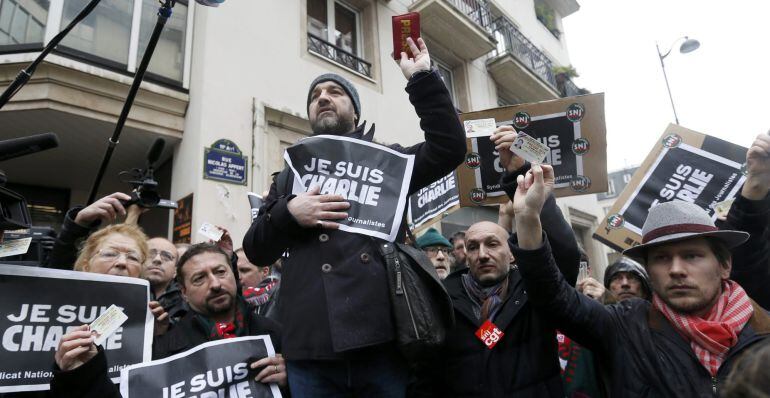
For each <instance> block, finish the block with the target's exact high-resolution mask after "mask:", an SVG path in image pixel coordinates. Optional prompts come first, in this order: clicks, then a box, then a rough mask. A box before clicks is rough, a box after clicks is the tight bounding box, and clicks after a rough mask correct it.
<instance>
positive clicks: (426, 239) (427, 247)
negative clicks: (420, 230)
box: [415, 228, 454, 280]
mask: <svg viewBox="0 0 770 398" xmlns="http://www.w3.org/2000/svg"><path fill="white" fill-rule="evenodd" d="M415 243H416V244H417V247H418V248H420V249H422V251H424V252H425V254H427V255H428V258H429V259H430V262H431V263H433V267H434V268H436V273H437V274H438V277H439V279H441V280H444V278H446V277H447V276H448V275H449V273H450V272H452V265H453V264H452V263H453V262H454V258H453V257H452V244H451V243H449V241H448V240H447V238H445V237H443V236H442V235H441V234H440V233H439V232H438V231H437V230H436V229H435V228H430V229H429V230H428V231H427V232H425V233H424V234H423V235H422V236H420V237H419V238H417V242H415Z"/></svg>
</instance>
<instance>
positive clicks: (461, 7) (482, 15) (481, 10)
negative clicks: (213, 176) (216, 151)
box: [412, 0, 492, 33]
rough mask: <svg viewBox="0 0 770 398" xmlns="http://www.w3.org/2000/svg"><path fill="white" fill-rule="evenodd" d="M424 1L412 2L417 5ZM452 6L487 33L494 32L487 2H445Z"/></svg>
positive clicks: (465, 0) (460, 0)
mask: <svg viewBox="0 0 770 398" xmlns="http://www.w3.org/2000/svg"><path fill="white" fill-rule="evenodd" d="M418 1H422V0H412V3H417V2H418ZM443 1H445V2H447V3H449V4H451V5H452V6H453V7H454V8H456V9H457V11H459V12H460V13H462V14H464V15H466V16H467V17H468V18H470V19H471V20H472V21H473V22H475V23H476V25H478V26H480V27H481V28H483V29H484V30H486V31H487V32H490V33H491V32H492V18H491V15H492V14H491V13H490V12H489V3H487V1H486V0H443Z"/></svg>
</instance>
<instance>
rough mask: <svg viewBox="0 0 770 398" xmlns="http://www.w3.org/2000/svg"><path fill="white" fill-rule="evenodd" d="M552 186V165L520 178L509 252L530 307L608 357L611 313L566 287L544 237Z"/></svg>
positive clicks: (570, 287)
mask: <svg viewBox="0 0 770 398" xmlns="http://www.w3.org/2000/svg"><path fill="white" fill-rule="evenodd" d="M553 180H554V178H553V168H551V166H548V165H544V166H539V165H534V166H532V170H531V171H530V172H528V173H527V174H526V175H525V176H519V178H518V187H517V190H516V195H515V196H514V200H513V207H514V212H515V215H516V218H515V219H516V234H514V235H512V236H511V240H510V242H509V243H510V246H511V251H512V252H513V255H514V257H515V258H516V264H517V266H518V268H519V272H520V273H521V276H522V278H523V279H524V284H525V286H526V288H527V295H528V297H529V300H530V302H531V303H532V305H533V306H535V308H537V310H539V311H542V312H543V314H547V316H548V317H550V318H551V319H553V320H554V322H555V323H556V326H557V327H558V328H559V329H560V330H561V331H562V332H564V333H565V334H566V335H568V336H570V337H572V338H574V339H575V340H576V341H578V342H579V343H580V344H582V345H585V346H586V347H588V348H589V349H592V350H598V351H605V352H606V349H607V344H608V343H609V341H610V339H611V336H612V333H613V326H612V325H613V323H612V318H611V317H612V315H611V313H610V311H609V310H608V309H607V308H605V307H604V306H603V305H602V304H600V303H599V302H597V301H596V300H593V299H591V298H589V297H587V296H584V295H582V294H580V293H578V292H577V291H576V290H575V288H573V287H572V286H570V285H569V284H568V283H567V281H566V279H565V278H564V276H563V275H562V274H561V272H559V269H558V268H557V267H556V263H555V261H554V258H553V255H552V254H551V246H550V244H549V241H548V239H546V236H545V233H544V232H543V227H542V223H541V219H540V213H541V211H542V209H543V206H544V204H545V202H546V198H548V196H549V195H550V194H551V191H552V189H553Z"/></svg>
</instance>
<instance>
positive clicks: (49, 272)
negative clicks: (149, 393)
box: [0, 265, 154, 393]
mask: <svg viewBox="0 0 770 398" xmlns="http://www.w3.org/2000/svg"><path fill="white" fill-rule="evenodd" d="M149 286H150V285H149V282H147V281H146V280H144V279H139V278H128V277H122V276H113V275H102V274H94V273H89V272H77V271H62V270H54V269H46V268H36V267H23V266H13V265H0V335H1V336H2V340H0V341H2V345H0V393H4V392H13V391H38V390H48V389H49V383H50V381H51V377H52V376H53V372H52V370H51V366H52V364H53V357H54V353H55V352H56V349H57V347H58V345H59V340H60V339H61V337H62V336H63V335H64V334H65V333H67V332H68V331H69V329H71V328H75V327H78V326H80V325H84V324H90V323H91V322H94V321H95V320H96V319H97V317H99V316H100V315H101V314H102V313H104V312H105V311H107V309H108V308H109V307H111V306H112V305H115V306H116V307H119V308H120V309H122V311H123V313H124V314H125V315H126V317H127V320H126V322H125V323H124V324H123V325H122V326H121V327H118V328H117V329H116V330H115V331H114V332H112V333H111V334H110V335H109V336H107V337H106V339H105V340H104V341H103V342H102V343H101V345H102V347H103V348H104V350H105V351H106V352H107V366H108V370H109V376H110V377H111V378H113V381H117V378H118V376H119V372H120V369H121V368H123V367H126V366H128V365H131V364H135V363H138V362H142V361H147V360H149V359H150V356H151V348H152V331H153V324H154V318H153V316H152V313H150V310H149V308H148V307H147V303H148V302H149V300H150V288H149Z"/></svg>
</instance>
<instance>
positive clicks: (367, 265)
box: [243, 39, 465, 397]
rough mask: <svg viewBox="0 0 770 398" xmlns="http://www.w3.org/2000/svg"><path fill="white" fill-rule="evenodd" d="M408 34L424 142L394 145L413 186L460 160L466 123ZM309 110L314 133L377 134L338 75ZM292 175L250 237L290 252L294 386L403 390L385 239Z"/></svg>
mask: <svg viewBox="0 0 770 398" xmlns="http://www.w3.org/2000/svg"><path fill="white" fill-rule="evenodd" d="M408 42H409V44H410V48H411V51H412V54H414V55H415V57H414V58H407V56H406V53H402V54H401V60H400V63H399V65H400V67H401V71H402V72H403V74H404V77H405V78H406V79H407V80H408V83H407V85H406V92H407V93H408V94H409V101H410V102H411V103H412V105H413V106H414V109H415V111H416V113H417V116H418V117H419V118H420V127H421V128H422V130H423V131H424V133H425V142H422V143H419V144H416V145H414V146H411V147H407V148H404V147H401V146H399V145H391V146H390V148H391V149H394V150H396V151H399V152H402V153H407V154H413V155H414V169H413V172H412V176H411V182H410V186H409V194H410V195H411V194H412V193H414V192H416V191H417V190H419V189H420V188H422V187H425V186H427V185H428V184H430V183H432V182H433V181H436V180H438V179H439V178H441V177H443V176H445V175H447V174H448V173H449V172H450V171H452V170H454V169H455V168H456V167H457V166H458V165H459V164H460V163H462V161H463V158H464V156H465V132H464V129H463V127H462V125H461V124H460V121H459V119H458V117H457V113H456V112H455V109H454V106H453V104H452V100H451V98H450V96H449V92H448V91H447V88H446V86H445V85H444V83H443V81H442V80H441V77H440V76H439V74H438V72H437V71H435V70H432V69H431V66H430V65H431V64H430V57H429V55H428V49H427V48H426V47H425V43H424V42H423V41H422V39H418V43H414V42H412V41H411V39H408ZM307 113H308V119H309V121H310V126H311V128H312V130H313V134H331V135H340V136H346V137H350V138H354V139H360V140H364V141H372V140H373V135H374V128H373V127H372V129H370V130H369V131H368V132H366V134H364V126H365V123H361V102H360V99H359V96H358V91H357V90H356V88H355V87H354V86H353V84H352V83H351V82H349V81H348V80H347V79H345V78H344V77H342V76H340V75H336V74H333V73H327V74H323V75H321V76H319V77H318V78H316V79H315V80H314V81H313V82H312V83H311V84H310V88H309V90H308V94H307ZM398 116H399V115H393V117H398ZM415 130H417V126H415ZM293 178H294V177H293V173H291V172H290V169H289V168H285V169H284V170H283V171H282V172H281V173H279V174H278V175H277V176H276V177H275V179H274V181H273V184H272V186H271V187H270V193H269V195H268V196H267V197H266V198H265V204H264V206H262V208H261V209H260V210H259V216H258V217H257V219H256V220H255V221H254V223H253V224H252V225H251V228H249V231H248V232H247V234H246V236H245V238H244V240H243V248H244V251H245V253H246V256H247V257H248V258H249V261H251V262H252V263H254V264H271V263H273V262H274V261H275V260H276V259H278V258H279V257H280V256H281V255H282V254H283V253H284V252H287V253H288V256H287V257H285V258H284V260H283V270H282V275H281V276H282V279H281V300H280V309H279V314H278V320H279V321H280V322H281V323H282V324H283V331H282V332H283V333H282V336H283V342H282V350H283V355H284V357H285V358H286V363H287V369H288V374H289V380H290V382H289V383H290V388H291V392H292V396H294V397H306V396H307V397H326V396H377V397H403V396H405V394H406V388H407V382H408V379H409V376H410V375H409V366H408V365H407V363H406V361H405V359H404V357H403V356H402V355H401V354H400V353H399V351H398V349H397V347H396V344H395V338H396V335H395V328H394V324H393V318H392V314H391V302H390V294H389V290H388V283H387V281H388V279H387V274H386V273H385V266H384V261H383V258H382V256H381V255H380V254H379V253H380V252H379V244H380V243H381V242H382V241H380V240H378V239H374V238H370V237H366V236H363V235H359V234H353V233H349V232H345V231H341V230H339V229H338V227H339V224H338V223H337V222H336V221H337V220H340V219H344V218H347V213H346V210H347V209H348V207H349V206H350V205H349V203H348V202H347V201H345V199H344V198H343V197H342V196H340V195H331V194H329V195H319V194H318V190H317V189H315V190H311V191H308V192H306V193H300V194H297V195H292V193H291V188H290V187H291V186H292V185H293V184H292V181H293ZM401 231H402V234H400V236H399V237H398V238H397V239H399V240H402V239H403V231H404V230H403V226H402V228H401ZM436 284H439V282H438V280H436ZM439 288H440V286H439Z"/></svg>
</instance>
